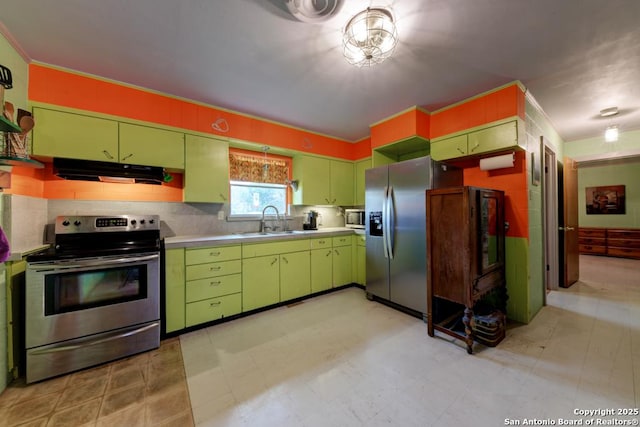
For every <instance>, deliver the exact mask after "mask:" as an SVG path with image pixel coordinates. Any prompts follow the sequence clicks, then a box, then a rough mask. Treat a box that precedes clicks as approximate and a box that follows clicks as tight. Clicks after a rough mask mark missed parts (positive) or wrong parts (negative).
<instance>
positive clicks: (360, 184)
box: [354, 158, 371, 206]
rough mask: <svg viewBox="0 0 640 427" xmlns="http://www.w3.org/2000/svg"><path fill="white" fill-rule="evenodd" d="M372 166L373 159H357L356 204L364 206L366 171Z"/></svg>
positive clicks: (355, 169)
mask: <svg viewBox="0 0 640 427" xmlns="http://www.w3.org/2000/svg"><path fill="white" fill-rule="evenodd" d="M369 168H371V159H370V158H369V159H364V160H360V161H357V162H356V164H355V166H354V173H355V203H354V204H355V205H357V206H364V195H365V182H364V176H365V173H364V171H365V170H367V169H369Z"/></svg>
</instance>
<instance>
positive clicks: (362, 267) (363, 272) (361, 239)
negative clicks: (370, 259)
mask: <svg viewBox="0 0 640 427" xmlns="http://www.w3.org/2000/svg"><path fill="white" fill-rule="evenodd" d="M353 240H354V242H355V245H353V246H352V249H353V250H354V251H355V263H354V265H355V282H356V283H358V284H359V285H366V282H367V247H366V236H365V235H364V234H356V235H355V236H353Z"/></svg>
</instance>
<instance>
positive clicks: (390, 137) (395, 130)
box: [371, 108, 431, 149]
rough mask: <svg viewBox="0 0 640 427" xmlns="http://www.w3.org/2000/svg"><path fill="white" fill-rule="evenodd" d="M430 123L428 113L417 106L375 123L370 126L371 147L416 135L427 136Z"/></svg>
mask: <svg viewBox="0 0 640 427" xmlns="http://www.w3.org/2000/svg"><path fill="white" fill-rule="evenodd" d="M430 124H431V116H430V115H429V113H427V112H424V111H422V110H419V109H418V108H414V109H411V110H409V111H406V112H404V113H402V114H399V115H397V116H394V117H392V118H390V119H389V120H386V121H384V122H381V123H377V124H375V125H373V126H371V149H374V148H376V147H381V146H383V145H387V144H390V143H392V142H396V141H400V140H402V139H406V138H409V137H412V136H416V135H418V136H422V137H424V138H428V137H429V129H430Z"/></svg>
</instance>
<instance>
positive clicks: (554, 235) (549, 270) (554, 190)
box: [541, 136, 560, 305]
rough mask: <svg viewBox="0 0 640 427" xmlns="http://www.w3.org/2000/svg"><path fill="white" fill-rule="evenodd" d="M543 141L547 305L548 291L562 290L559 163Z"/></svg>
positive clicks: (545, 141) (543, 226)
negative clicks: (560, 280) (559, 234)
mask: <svg viewBox="0 0 640 427" xmlns="http://www.w3.org/2000/svg"><path fill="white" fill-rule="evenodd" d="M541 139H542V144H541V146H542V150H543V161H542V168H543V171H544V174H543V180H542V210H543V213H544V214H543V217H542V229H543V232H542V233H543V236H544V239H545V243H544V246H543V247H544V257H543V259H544V264H543V269H544V274H543V277H544V285H545V286H544V289H543V292H544V295H543V302H544V304H545V305H546V303H547V298H546V297H547V291H550V290H557V289H559V288H560V283H559V277H560V258H559V256H558V251H559V242H558V163H557V156H556V151H555V150H554V147H553V146H552V145H551V144H550V143H549V140H548V139H547V138H545V137H544V136H542V137H541Z"/></svg>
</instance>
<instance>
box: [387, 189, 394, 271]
mask: <svg viewBox="0 0 640 427" xmlns="http://www.w3.org/2000/svg"><path fill="white" fill-rule="evenodd" d="M395 228H396V221H395V204H394V201H393V187H391V186H389V191H388V196H387V232H386V233H385V239H387V252H389V259H393V243H394V240H395Z"/></svg>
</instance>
